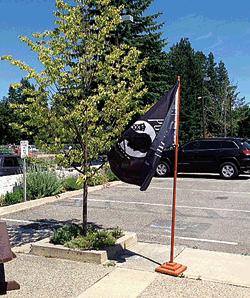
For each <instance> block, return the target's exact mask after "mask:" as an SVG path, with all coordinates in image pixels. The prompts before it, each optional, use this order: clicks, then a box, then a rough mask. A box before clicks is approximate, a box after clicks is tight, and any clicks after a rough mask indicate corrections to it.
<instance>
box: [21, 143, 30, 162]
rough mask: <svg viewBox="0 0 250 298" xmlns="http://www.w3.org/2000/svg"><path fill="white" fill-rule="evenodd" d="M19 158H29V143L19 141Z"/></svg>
mask: <svg viewBox="0 0 250 298" xmlns="http://www.w3.org/2000/svg"><path fill="white" fill-rule="evenodd" d="M20 145H21V158H24V157H26V156H29V141H21V142H20Z"/></svg>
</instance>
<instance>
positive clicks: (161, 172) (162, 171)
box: [155, 161, 170, 177]
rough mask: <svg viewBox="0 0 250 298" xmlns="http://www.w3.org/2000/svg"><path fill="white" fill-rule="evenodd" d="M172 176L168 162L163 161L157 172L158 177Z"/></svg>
mask: <svg viewBox="0 0 250 298" xmlns="http://www.w3.org/2000/svg"><path fill="white" fill-rule="evenodd" d="M169 174H170V167H169V165H168V164H167V163H166V162H163V161H161V162H160V163H159V164H158V166H157V168H156V171H155V175H156V176H157V177H167V176H169Z"/></svg>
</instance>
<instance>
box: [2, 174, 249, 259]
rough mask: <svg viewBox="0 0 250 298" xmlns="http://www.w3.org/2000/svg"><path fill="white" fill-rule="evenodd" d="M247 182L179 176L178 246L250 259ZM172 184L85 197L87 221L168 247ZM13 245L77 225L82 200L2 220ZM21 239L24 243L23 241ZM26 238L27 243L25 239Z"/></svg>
mask: <svg viewBox="0 0 250 298" xmlns="http://www.w3.org/2000/svg"><path fill="white" fill-rule="evenodd" d="M249 182H250V180H249V176H247V175H245V176H240V178H239V179H237V180H230V181H227V180H222V179H220V178H219V176H218V175H184V174H183V175H182V174H180V175H179V177H178V182H177V206H176V233H175V243H176V245H182V246H186V247H191V248H199V249H206V250H212V251H223V252H230V253H238V254H245V255H249V254H250V234H249V228H250V221H249V218H250V190H249ZM172 199H173V178H154V179H153V181H152V183H151V185H150V187H149V188H148V190H147V191H146V192H140V190H139V188H138V187H136V186H133V185H129V184H122V185H120V186H115V187H111V188H104V189H102V190H98V191H95V192H93V193H90V194H89V198H88V221H89V222H91V223H94V224H96V225H98V226H102V227H104V228H114V227H117V226H119V227H121V228H122V229H123V230H126V231H132V232H136V233H137V235H138V239H139V241H146V242H153V243H160V244H166V245H168V244H170V235H171V218H172ZM1 218H2V219H7V225H8V226H9V229H10V230H11V235H12V237H11V241H12V245H14V246H17V245H21V244H23V243H24V242H25V243H27V242H29V241H36V240H37V239H38V240H40V239H42V238H45V237H48V235H50V234H51V233H52V232H53V231H54V230H56V229H57V228H58V227H60V226H62V225H64V224H66V223H70V222H80V221H81V218H82V199H81V196H75V197H73V196H72V197H69V198H67V199H64V200H61V201H58V202H54V203H50V204H46V205H43V206H39V207H35V208H32V209H29V210H26V211H21V212H16V213H12V214H9V215H6V216H4V215H3V216H2V217H1ZM21 235H25V236H26V237H22V236H21ZM24 238H25V239H24Z"/></svg>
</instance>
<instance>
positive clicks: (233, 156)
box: [156, 138, 250, 179]
mask: <svg viewBox="0 0 250 298" xmlns="http://www.w3.org/2000/svg"><path fill="white" fill-rule="evenodd" d="M174 158H175V150H165V151H163V153H162V158H161V161H160V163H159V164H158V166H157V168H156V176H158V177H164V176H165V177H166V176H169V175H170V174H171V173H172V172H173V171H174ZM248 170H250V144H249V143H248V142H247V140H246V139H241V138H205V139H196V140H193V141H190V142H188V143H186V144H185V145H183V146H181V147H180V148H179V150H178V167H177V171H178V172H186V173H198V172H199V173H220V175H221V177H223V178H225V179H233V178H235V177H237V176H238V175H239V174H240V173H243V172H246V171H248Z"/></svg>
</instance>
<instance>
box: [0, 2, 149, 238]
mask: <svg viewBox="0 0 250 298" xmlns="http://www.w3.org/2000/svg"><path fill="white" fill-rule="evenodd" d="M75 2H76V3H77V2H80V1H78V0H75ZM91 3H92V1H90V0H84V1H81V4H77V5H76V6H70V5H68V4H67V3H66V2H64V1H62V0H57V1H56V6H57V9H58V10H57V11H56V12H55V16H56V20H55V24H56V27H55V28H54V30H51V31H46V32H44V33H42V34H41V33H35V34H33V38H35V41H33V40H31V39H29V38H27V37H20V38H21V40H22V41H23V42H25V43H27V44H28V45H29V46H30V48H31V50H32V51H35V52H37V53H38V57H39V60H40V62H41V63H42V64H43V66H44V70H43V71H42V72H41V73H38V72H36V70H35V69H32V68H31V67H29V66H28V65H26V64H25V63H23V62H20V61H18V60H16V59H14V58H13V57H11V56H4V57H2V59H3V60H9V61H10V62H11V64H13V65H17V66H19V67H20V68H21V69H23V70H25V71H27V72H28V75H27V76H26V77H25V78H26V79H27V80H28V79H34V80H35V82H36V83H35V85H34V87H35V88H34V89H33V88H29V87H27V88H25V89H24V90H23V92H22V94H23V95H25V96H27V101H28V103H27V102H25V103H19V104H15V105H14V107H15V108H16V109H18V110H19V112H20V114H21V115H23V116H27V117H28V118H27V119H26V121H24V123H22V124H19V129H21V130H26V131H29V128H30V127H31V126H32V127H33V126H34V125H35V126H36V127H37V129H38V131H37V134H36V135H35V140H36V141H37V142H38V143H39V144H41V145H42V146H43V148H45V149H46V151H47V152H53V153H59V152H60V150H62V149H63V146H64V144H65V143H66V144H70V145H72V149H71V150H70V151H69V153H68V157H67V161H68V162H69V163H70V164H74V163H75V162H77V163H79V164H81V165H83V167H81V168H80V169H79V168H77V169H78V171H79V172H81V174H82V181H83V183H84V202H83V228H84V231H85V233H86V231H87V185H88V179H89V177H90V176H91V175H93V174H94V173H95V171H94V169H93V168H92V167H91V161H92V160H94V159H96V158H97V157H98V154H99V153H100V152H103V151H104V150H105V149H109V148H110V147H111V145H112V144H113V143H114V141H115V140H116V138H117V137H118V136H119V135H120V134H121V133H122V131H123V130H124V128H125V126H126V125H127V123H128V121H129V120H130V119H131V118H132V116H133V115H134V114H135V113H136V112H137V111H138V108H137V100H138V99H139V98H140V97H141V96H143V95H144V93H145V90H144V89H143V81H142V77H141V71H142V69H143V67H144V66H145V64H146V60H143V61H141V59H139V54H140V52H139V51H138V50H137V49H136V48H134V47H130V46H128V45H125V44H120V46H119V47H117V46H116V45H114V44H113V43H111V42H110V38H111V37H112V36H113V34H115V32H116V29H117V26H118V25H119V24H120V23H121V17H120V14H121V11H122V10H123V7H119V8H117V7H115V6H112V5H110V0H96V1H95V2H94V3H95V6H96V9H98V11H99V12H100V13H99V14H98V15H96V16H94V17H93V16H92V14H91V11H90V8H89V6H90V4H91ZM14 87H20V86H19V85H16V86H14ZM17 125H18V124H17ZM58 158H59V159H60V162H63V161H65V157H64V156H63V155H58ZM58 161H59V160H58Z"/></svg>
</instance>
